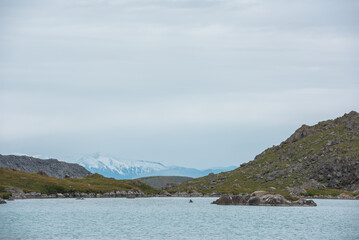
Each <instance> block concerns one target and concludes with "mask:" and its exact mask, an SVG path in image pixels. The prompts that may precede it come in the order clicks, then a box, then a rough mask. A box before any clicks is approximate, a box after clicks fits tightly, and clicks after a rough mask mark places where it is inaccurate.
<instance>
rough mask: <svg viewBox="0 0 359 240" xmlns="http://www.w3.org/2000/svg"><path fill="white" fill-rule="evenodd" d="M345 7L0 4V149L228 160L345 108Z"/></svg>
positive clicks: (142, 1)
mask: <svg viewBox="0 0 359 240" xmlns="http://www.w3.org/2000/svg"><path fill="white" fill-rule="evenodd" d="M358 16H359V1H349V0H348V1H346V0H344V1H343V0H338V1H332V0H322V1H320V0H319V1H306V0H298V1H287V0H285V1H284V0H283V1H272V0H263V1H261V0H201V1H199V0H87V1H85V0H42V1H40V0H33V1H27V0H2V1H0V111H1V114H0V153H2V154H10V153H25V154H30V155H41V156H43V157H55V158H59V159H61V160H69V161H72V160H73V159H76V158H77V157H79V156H82V155H86V154H89V153H93V152H102V153H108V154H114V155H119V156H122V157H124V158H129V159H144V160H152V161H159V162H162V163H164V164H167V165H181V166H187V167H197V168H207V167H213V166H228V165H239V164H240V163H242V162H247V161H249V160H252V159H253V158H254V156H255V155H257V154H259V153H260V152H261V151H263V150H264V149H266V148H267V147H270V146H272V145H274V144H279V143H280V142H281V141H283V140H285V139H286V138H287V137H288V136H289V135H290V134H291V133H292V132H293V131H294V130H295V129H297V128H298V127H300V126H301V125H302V124H304V123H305V124H315V123H317V122H318V121H321V120H326V119H330V118H335V117H337V116H340V115H343V114H344V113H346V112H349V111H351V110H356V111H359V79H358V77H359V67H358V66H359V17H358Z"/></svg>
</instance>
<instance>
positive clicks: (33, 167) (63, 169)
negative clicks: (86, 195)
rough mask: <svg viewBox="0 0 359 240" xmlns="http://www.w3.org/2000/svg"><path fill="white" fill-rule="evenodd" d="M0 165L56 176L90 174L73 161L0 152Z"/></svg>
mask: <svg viewBox="0 0 359 240" xmlns="http://www.w3.org/2000/svg"><path fill="white" fill-rule="evenodd" d="M0 167H1V168H6V169H14V170H18V171H23V172H29V173H38V174H40V175H43V176H46V175H48V176H50V177H56V178H64V177H65V176H66V175H68V176H71V177H82V176H86V175H90V174H91V173H90V172H89V171H87V170H86V169H85V168H84V167H82V166H80V165H78V164H75V163H67V162H61V161H58V160H56V159H47V160H43V159H39V158H34V157H28V156H15V155H1V154H0Z"/></svg>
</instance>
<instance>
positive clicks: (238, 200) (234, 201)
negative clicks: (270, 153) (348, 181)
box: [0, 188, 359, 206]
mask: <svg viewBox="0 0 359 240" xmlns="http://www.w3.org/2000/svg"><path fill="white" fill-rule="evenodd" d="M6 192H7V193H10V194H11V195H10V196H9V199H1V198H0V204H2V203H6V201H5V200H7V201H11V200H16V199H53V198H75V199H76V198H83V199H85V198H150V197H219V199H218V200H216V201H214V202H213V203H214V204H219V205H251V204H249V202H244V200H245V199H247V200H249V198H248V196H251V195H253V194H254V195H253V196H255V195H259V194H260V195H261V196H262V195H263V193H266V192H264V191H257V192H254V193H252V194H246V193H241V194H238V195H232V194H230V195H229V194H222V193H216V192H215V193H210V194H202V193H199V192H197V191H193V192H191V193H189V192H176V193H169V192H167V191H164V190H163V191H161V192H160V193H158V194H145V193H143V192H142V191H139V190H134V189H130V190H128V191H111V192H106V193H84V192H74V193H56V194H41V193H39V192H27V193H25V192H24V191H23V190H21V189H16V188H7V189H6ZM267 194H269V193H267ZM269 195H271V199H273V201H274V202H275V201H277V200H278V199H279V198H280V199H279V200H278V201H279V202H280V201H282V202H283V203H286V204H289V203H287V202H285V200H286V199H285V198H284V197H283V196H281V195H278V194H269ZM261 196H257V197H261ZM278 196H281V197H278ZM309 198H313V199H350V200H359V196H349V195H346V194H340V195H338V196H311V197H309ZM300 199H304V198H300ZM268 201H269V202H270V201H272V200H268ZM287 201H288V200H287ZM295 204H297V203H293V206H294V205H295Z"/></svg>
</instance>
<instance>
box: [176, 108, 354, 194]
mask: <svg viewBox="0 0 359 240" xmlns="http://www.w3.org/2000/svg"><path fill="white" fill-rule="evenodd" d="M180 188H182V190H184V189H190V190H196V191H200V192H233V193H235V192H248V193H250V192H252V191H255V190H267V191H275V192H282V193H286V192H288V191H289V192H292V193H297V194H304V195H305V194H306V195H317V194H331V195H335V194H340V191H343V190H347V191H350V192H352V193H353V194H358V192H359V190H358V189H359V113H357V112H354V111H352V112H350V113H348V114H345V115H344V116H342V117H339V118H337V119H335V120H328V121H323V122H319V123H318V124H316V125H314V126H307V125H303V126H302V127H300V128H299V129H298V130H296V131H295V132H294V133H293V134H292V135H291V136H290V137H289V138H288V139H287V140H285V141H283V142H282V143H281V144H280V145H278V146H274V147H271V148H269V149H267V150H265V151H264V152H262V153H261V154H259V155H258V156H256V157H255V159H254V160H253V161H250V162H248V163H246V164H242V165H241V166H240V167H239V168H237V169H235V170H233V171H230V172H225V173H220V174H216V175H215V174H209V175H208V176H206V177H203V178H197V179H192V180H190V181H187V182H185V183H183V184H182V185H180ZM336 189H337V190H340V191H336Z"/></svg>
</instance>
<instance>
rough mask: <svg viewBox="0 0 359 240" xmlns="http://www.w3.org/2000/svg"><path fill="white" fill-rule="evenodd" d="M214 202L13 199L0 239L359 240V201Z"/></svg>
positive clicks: (3, 208) (4, 211)
mask: <svg viewBox="0 0 359 240" xmlns="http://www.w3.org/2000/svg"><path fill="white" fill-rule="evenodd" d="M215 199H216V198H192V200H193V203H191V204H190V203H188V202H189V198H136V199H122V198H113V199H111V198H108V199H85V200H83V201H81V200H75V199H33V200H16V201H11V202H8V204H3V205H0V216H1V222H0V239H261V240H262V239H271V240H272V239H321V240H325V239H335V240H338V239H350V240H354V239H355V240H356V239H359V201H354V200H315V201H316V202H317V204H318V207H255V206H218V205H213V204H210V203H211V202H212V201H214V200H215Z"/></svg>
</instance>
